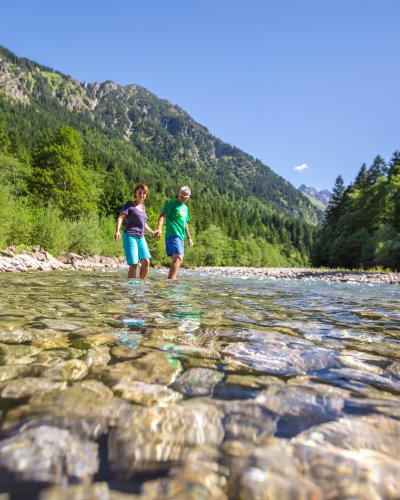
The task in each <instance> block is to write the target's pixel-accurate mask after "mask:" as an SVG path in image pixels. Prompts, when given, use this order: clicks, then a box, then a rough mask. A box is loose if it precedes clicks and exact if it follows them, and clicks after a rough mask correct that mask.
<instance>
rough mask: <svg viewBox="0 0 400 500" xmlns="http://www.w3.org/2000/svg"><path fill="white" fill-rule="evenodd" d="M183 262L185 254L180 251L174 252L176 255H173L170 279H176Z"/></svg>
mask: <svg viewBox="0 0 400 500" xmlns="http://www.w3.org/2000/svg"><path fill="white" fill-rule="evenodd" d="M182 262H183V255H181V254H179V253H174V255H173V256H172V262H171V266H170V268H169V273H168V279H169V280H176V275H177V274H178V271H179V268H180V267H181V264H182Z"/></svg>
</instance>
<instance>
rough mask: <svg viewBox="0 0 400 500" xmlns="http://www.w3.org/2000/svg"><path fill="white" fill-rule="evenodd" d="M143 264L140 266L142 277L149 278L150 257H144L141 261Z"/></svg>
mask: <svg viewBox="0 0 400 500" xmlns="http://www.w3.org/2000/svg"><path fill="white" fill-rule="evenodd" d="M140 263H141V266H140V279H141V280H144V279H146V278H147V275H148V274H149V270H150V259H142V260H141V261H140Z"/></svg>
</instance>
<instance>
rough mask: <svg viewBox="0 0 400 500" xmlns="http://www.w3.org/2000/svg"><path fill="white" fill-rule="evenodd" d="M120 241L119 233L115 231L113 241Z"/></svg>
mask: <svg viewBox="0 0 400 500" xmlns="http://www.w3.org/2000/svg"><path fill="white" fill-rule="evenodd" d="M120 239H121V233H120V232H119V231H116V232H115V234H114V240H115V241H118V240H120Z"/></svg>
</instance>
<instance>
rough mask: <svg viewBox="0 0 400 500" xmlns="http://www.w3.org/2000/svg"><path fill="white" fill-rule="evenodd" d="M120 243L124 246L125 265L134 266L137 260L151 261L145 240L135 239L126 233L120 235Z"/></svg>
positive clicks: (143, 238)
mask: <svg viewBox="0 0 400 500" xmlns="http://www.w3.org/2000/svg"><path fill="white" fill-rule="evenodd" d="M122 243H123V244H124V252H125V257H126V263H127V264H128V266H132V265H136V264H138V263H139V260H142V259H151V255H150V252H149V248H148V246H147V242H146V238H145V237H144V236H143V237H142V238H136V236H132V235H131V234H128V233H125V232H124V233H122Z"/></svg>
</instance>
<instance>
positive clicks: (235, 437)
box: [220, 400, 279, 444]
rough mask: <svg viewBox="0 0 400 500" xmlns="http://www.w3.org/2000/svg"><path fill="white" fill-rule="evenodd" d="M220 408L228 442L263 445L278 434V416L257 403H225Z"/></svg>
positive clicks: (246, 401)
mask: <svg viewBox="0 0 400 500" xmlns="http://www.w3.org/2000/svg"><path fill="white" fill-rule="evenodd" d="M220 406H221V408H222V409H223V411H224V415H225V416H224V420H223V425H224V430H225V439H226V440H231V441H238V442H241V443H247V442H251V443H254V444H262V443H264V442H265V441H266V440H268V438H269V437H271V436H273V435H274V434H275V433H276V430H277V422H278V420H279V417H278V415H276V414H274V413H272V412H270V411H268V410H267V409H266V408H264V407H262V406H260V405H258V404H257V403H256V402H255V401H251V400H250V401H248V400H245V401H224V402H223V403H222V404H221V405H220Z"/></svg>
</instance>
